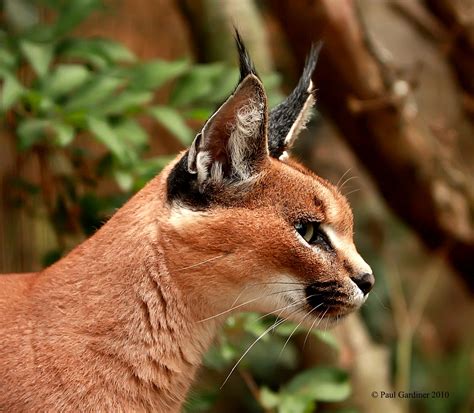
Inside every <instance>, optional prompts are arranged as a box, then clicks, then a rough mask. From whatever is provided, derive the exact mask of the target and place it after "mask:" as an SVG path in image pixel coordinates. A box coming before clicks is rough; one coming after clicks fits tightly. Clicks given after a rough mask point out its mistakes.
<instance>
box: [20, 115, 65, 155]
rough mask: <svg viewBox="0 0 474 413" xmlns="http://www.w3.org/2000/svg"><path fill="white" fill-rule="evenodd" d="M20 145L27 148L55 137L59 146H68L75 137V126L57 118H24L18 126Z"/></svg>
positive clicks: (21, 147) (23, 148)
mask: <svg viewBox="0 0 474 413" xmlns="http://www.w3.org/2000/svg"><path fill="white" fill-rule="evenodd" d="M17 135H18V138H19V141H18V146H19V148H20V149H21V150H25V149H28V148H30V147H31V146H33V145H34V144H35V143H37V142H39V141H40V140H42V139H45V138H53V139H54V141H52V143H55V144H57V145H59V146H67V145H69V144H70V143H71V142H72V140H73V139H74V128H73V127H72V126H70V125H67V124H65V123H63V122H62V121H60V120H57V119H37V118H29V119H25V120H23V121H22V122H21V123H20V124H19V126H18V128H17Z"/></svg>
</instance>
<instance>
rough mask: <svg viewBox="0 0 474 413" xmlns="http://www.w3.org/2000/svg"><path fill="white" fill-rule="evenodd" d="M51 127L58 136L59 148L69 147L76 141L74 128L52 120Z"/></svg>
mask: <svg viewBox="0 0 474 413" xmlns="http://www.w3.org/2000/svg"><path fill="white" fill-rule="evenodd" d="M49 126H50V127H51V128H52V130H53V131H54V134H55V136H56V144H57V145H59V146H67V145H69V144H70V143H71V142H72V141H73V139H74V128H73V127H72V126H70V125H67V124H65V123H63V122H61V121H58V120H51V122H50V124H49Z"/></svg>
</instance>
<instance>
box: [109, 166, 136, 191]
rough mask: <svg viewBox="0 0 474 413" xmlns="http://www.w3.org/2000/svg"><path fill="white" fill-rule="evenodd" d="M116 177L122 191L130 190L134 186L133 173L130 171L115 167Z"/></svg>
mask: <svg viewBox="0 0 474 413" xmlns="http://www.w3.org/2000/svg"><path fill="white" fill-rule="evenodd" d="M113 174H114V178H115V181H116V182H117V184H118V186H119V187H120V189H121V190H122V191H125V192H128V191H130V190H131V189H132V188H133V181H134V178H133V174H132V173H131V172H130V171H127V170H122V169H115V170H114V172H113Z"/></svg>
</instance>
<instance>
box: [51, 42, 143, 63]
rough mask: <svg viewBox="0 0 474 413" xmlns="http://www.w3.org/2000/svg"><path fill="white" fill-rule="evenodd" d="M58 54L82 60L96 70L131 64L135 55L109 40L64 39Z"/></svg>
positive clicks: (59, 46)
mask: <svg viewBox="0 0 474 413" xmlns="http://www.w3.org/2000/svg"><path fill="white" fill-rule="evenodd" d="M58 54H59V55H61V56H64V57H70V58H75V59H82V60H84V61H85V62H88V63H92V64H93V65H94V66H96V67H98V68H104V67H107V66H110V65H111V64H116V63H131V62H134V61H135V60H136V57H135V55H134V54H133V53H132V52H131V51H130V50H128V49H127V48H126V47H125V46H123V45H122V44H120V43H118V42H114V41H113V40H109V39H99V38H96V39H66V40H64V41H62V42H61V43H60V44H59V45H58Z"/></svg>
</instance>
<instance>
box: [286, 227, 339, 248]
mask: <svg viewBox="0 0 474 413" xmlns="http://www.w3.org/2000/svg"><path fill="white" fill-rule="evenodd" d="M320 226H321V224H320V223H319V222H314V221H313V222H304V221H300V222H297V223H296V224H295V229H296V232H298V234H300V235H301V237H302V238H303V239H304V240H305V241H306V242H307V243H308V244H311V245H314V244H323V245H324V246H325V247H327V248H330V247H331V245H330V243H329V240H328V238H327V236H326V234H325V233H324V232H323V231H322V229H321V228H320Z"/></svg>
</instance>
